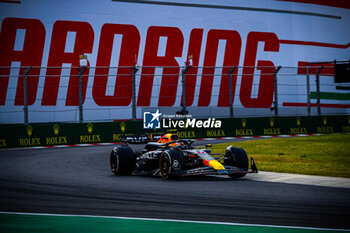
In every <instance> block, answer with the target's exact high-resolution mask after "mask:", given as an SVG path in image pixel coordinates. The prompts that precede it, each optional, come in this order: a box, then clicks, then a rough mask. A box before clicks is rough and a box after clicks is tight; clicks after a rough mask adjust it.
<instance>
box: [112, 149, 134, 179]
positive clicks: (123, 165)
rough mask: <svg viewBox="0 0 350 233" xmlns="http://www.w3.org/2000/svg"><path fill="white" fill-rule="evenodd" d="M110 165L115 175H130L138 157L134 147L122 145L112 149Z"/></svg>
mask: <svg viewBox="0 0 350 233" xmlns="http://www.w3.org/2000/svg"><path fill="white" fill-rule="evenodd" d="M110 165H111V170H112V172H113V173H114V175H130V174H131V173H132V172H133V170H134V169H135V165H136V158H135V155H134V153H133V151H132V149H131V148H130V147H128V146H122V147H117V148H115V149H114V150H112V152H111V155H110Z"/></svg>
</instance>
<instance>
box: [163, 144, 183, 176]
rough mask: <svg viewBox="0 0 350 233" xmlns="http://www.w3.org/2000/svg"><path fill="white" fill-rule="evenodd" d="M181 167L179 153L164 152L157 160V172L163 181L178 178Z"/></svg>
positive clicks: (173, 151) (174, 150)
mask: <svg viewBox="0 0 350 233" xmlns="http://www.w3.org/2000/svg"><path fill="white" fill-rule="evenodd" d="M182 167H183V154H182V152H181V151H179V150H176V149H171V150H167V151H164V152H163V153H162V154H161V156H160V158H159V170H160V174H161V175H162V177H163V178H164V179H172V178H178V177H180V174H179V173H180V172H181V169H182Z"/></svg>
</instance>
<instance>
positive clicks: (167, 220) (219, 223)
mask: <svg viewBox="0 0 350 233" xmlns="http://www.w3.org/2000/svg"><path fill="white" fill-rule="evenodd" d="M0 214H13V215H34V216H56V217H87V218H110V219H124V220H141V221H159V222H179V223H199V224H216V225H230V226H247V227H270V228H287V229H301V230H319V231H345V232H350V229H336V228H319V227H300V226H282V225H263V224H248V223H232V222H211V221H191V220H178V219H158V218H133V217H119V216H100V215H80V214H79V215H75V214H49V213H23V212H6V211H0Z"/></svg>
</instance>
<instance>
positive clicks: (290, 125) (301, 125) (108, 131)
mask: <svg viewBox="0 0 350 233" xmlns="http://www.w3.org/2000/svg"><path fill="white" fill-rule="evenodd" d="M203 120H205V119H203ZM217 120H220V121H221V127H220V128H204V127H202V128H195V127H188V128H180V127H177V128H173V127H169V128H166V129H165V128H163V129H157V130H150V129H143V122H142V121H120V122H86V123H45V124H42V123H37V124H29V125H24V124H9V125H5V124H3V125H0V148H13V147H33V146H54V145H74V144H98V143H111V142H120V141H121V138H122V135H142V134H146V133H147V134H152V133H156V134H162V133H167V132H176V133H177V134H178V135H179V136H180V138H188V139H194V138H221V137H252V136H275V135H294V134H315V133H318V134H327V133H349V132H350V116H311V117H303V116H300V117H259V118H221V119H217Z"/></svg>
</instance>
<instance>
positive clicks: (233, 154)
mask: <svg viewBox="0 0 350 233" xmlns="http://www.w3.org/2000/svg"><path fill="white" fill-rule="evenodd" d="M224 163H225V165H229V166H234V167H238V168H243V169H244V170H245V171H248V156H247V153H246V152H245V150H244V149H243V148H240V147H233V146H230V147H228V148H227V149H226V154H225V160H224ZM245 175H246V173H233V174H229V176H230V177H231V178H234V179H235V178H241V177H243V176H245Z"/></svg>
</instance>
